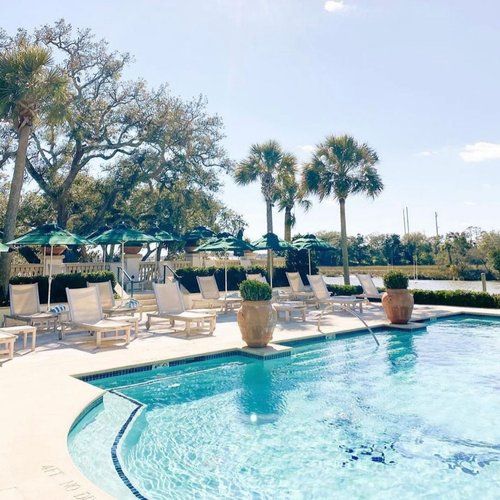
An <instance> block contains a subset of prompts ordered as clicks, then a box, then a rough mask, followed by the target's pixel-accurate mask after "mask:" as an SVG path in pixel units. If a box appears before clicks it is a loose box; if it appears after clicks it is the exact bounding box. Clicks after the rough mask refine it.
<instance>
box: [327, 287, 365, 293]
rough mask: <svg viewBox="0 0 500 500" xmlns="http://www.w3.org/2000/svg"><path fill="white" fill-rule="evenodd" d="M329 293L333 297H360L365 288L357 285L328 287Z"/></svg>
mask: <svg viewBox="0 0 500 500" xmlns="http://www.w3.org/2000/svg"><path fill="white" fill-rule="evenodd" d="M326 287H327V288H328V291H329V292H331V293H332V294H333V295H360V294H362V293H363V287H361V286H357V285H327V286H326Z"/></svg>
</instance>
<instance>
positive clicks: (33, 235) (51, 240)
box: [7, 224, 93, 309]
mask: <svg viewBox="0 0 500 500" xmlns="http://www.w3.org/2000/svg"><path fill="white" fill-rule="evenodd" d="M7 244H8V245H18V246H43V247H50V265H49V289H48V298H47V309H50V292H51V288H52V256H53V251H54V246H56V245H93V243H92V241H91V240H88V239H87V238H83V237H81V236H77V235H76V234H73V233H70V232H69V231H66V230H65V229H62V228H61V227H59V226H58V225H57V224H44V225H43V226H40V227H37V228H35V229H33V230H32V231H30V232H28V233H26V234H24V235H23V236H20V237H19V238H16V239H15V240H12V241H9V242H8V243H7Z"/></svg>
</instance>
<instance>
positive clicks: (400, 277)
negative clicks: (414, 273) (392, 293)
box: [384, 271, 408, 290]
mask: <svg viewBox="0 0 500 500" xmlns="http://www.w3.org/2000/svg"><path fill="white" fill-rule="evenodd" d="M384 286H385V287H386V288H387V289H388V290H403V289H406V288H408V276H406V274H403V273H401V272H399V271H389V272H388V273H387V274H386V275H385V276H384Z"/></svg>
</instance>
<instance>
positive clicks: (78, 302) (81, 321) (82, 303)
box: [61, 286, 131, 347]
mask: <svg viewBox="0 0 500 500" xmlns="http://www.w3.org/2000/svg"><path fill="white" fill-rule="evenodd" d="M66 296H67V297H68V305H69V314H70V322H69V323H67V324H63V325H62V326H61V337H62V335H63V334H64V333H68V332H69V331H72V332H74V331H87V332H93V333H94V334H95V340H96V346H97V347H100V346H101V343H102V342H103V341H109V340H125V344H128V343H129V342H130V329H131V324H130V323H128V322H126V321H117V320H116V319H114V320H111V319H106V318H105V317H104V313H103V311H102V307H101V301H100V297H99V289H98V288H97V287H93V286H92V287H87V288H66ZM108 333H109V334H112V335H109V336H107V335H106V334H108Z"/></svg>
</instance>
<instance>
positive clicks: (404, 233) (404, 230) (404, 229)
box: [403, 208, 406, 236]
mask: <svg viewBox="0 0 500 500" xmlns="http://www.w3.org/2000/svg"><path fill="white" fill-rule="evenodd" d="M403 236H406V216H405V209H404V208H403Z"/></svg>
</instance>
